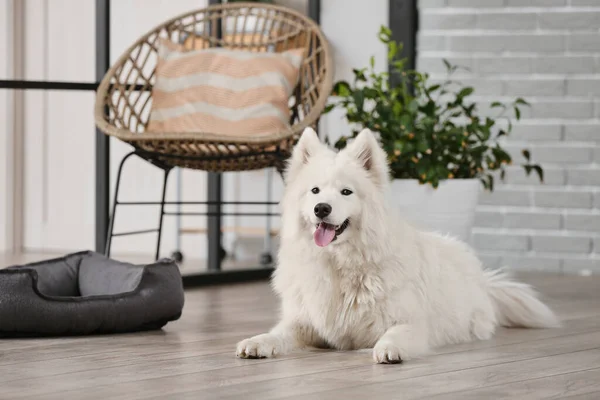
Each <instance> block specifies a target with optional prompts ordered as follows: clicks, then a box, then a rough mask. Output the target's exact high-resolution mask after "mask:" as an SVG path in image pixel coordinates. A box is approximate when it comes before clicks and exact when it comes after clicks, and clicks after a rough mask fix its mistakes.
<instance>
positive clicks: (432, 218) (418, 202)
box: [389, 179, 481, 243]
mask: <svg viewBox="0 0 600 400" xmlns="http://www.w3.org/2000/svg"><path fill="white" fill-rule="evenodd" d="M480 190H481V182H480V181H479V179H447V180H444V181H442V182H440V185H439V186H438V187H437V189H434V188H433V187H432V186H431V185H429V184H426V185H420V184H419V181H418V180H416V179H395V180H393V181H392V183H391V187H390V192H389V195H390V201H391V203H390V204H391V205H392V206H395V207H397V210H398V212H399V213H400V215H401V216H402V217H403V218H404V219H406V220H408V221H409V222H411V223H412V224H413V225H415V226H416V227H417V228H420V229H422V230H428V231H436V232H440V233H443V234H449V235H451V236H453V237H456V238H458V239H461V240H463V241H465V242H467V243H470V242H471V229H472V228H473V222H474V220H475V208H476V207H477V201H478V198H479V192H480Z"/></svg>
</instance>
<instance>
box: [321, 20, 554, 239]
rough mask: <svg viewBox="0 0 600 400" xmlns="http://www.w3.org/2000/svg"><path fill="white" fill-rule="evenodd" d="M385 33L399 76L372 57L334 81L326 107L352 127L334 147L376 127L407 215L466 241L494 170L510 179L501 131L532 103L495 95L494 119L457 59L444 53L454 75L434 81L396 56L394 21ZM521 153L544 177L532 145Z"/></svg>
mask: <svg viewBox="0 0 600 400" xmlns="http://www.w3.org/2000/svg"><path fill="white" fill-rule="evenodd" d="M379 39H380V40H381V42H383V43H384V44H385V45H386V46H387V48H388V60H389V63H390V65H391V70H392V73H394V74H397V76H398V77H399V78H400V79H399V81H400V82H399V84H398V85H390V83H389V74H388V73H387V72H376V70H375V68H374V67H375V62H374V58H373V57H371V61H370V66H369V67H367V68H362V69H354V70H353V72H354V82H352V83H349V82H346V81H339V82H336V83H335V85H334V89H333V93H332V94H333V97H332V103H331V104H330V105H329V106H328V107H327V109H326V111H325V112H329V111H331V110H332V109H333V108H342V109H343V110H344V111H345V116H346V118H347V120H348V122H349V123H350V124H351V126H352V134H351V136H349V137H348V136H342V137H341V138H339V140H337V142H336V143H335V147H336V148H338V149H341V148H344V147H345V146H346V144H347V142H348V140H349V139H351V138H353V137H355V136H356V135H357V134H358V132H360V130H362V129H364V128H369V129H371V130H372V131H373V132H376V133H377V134H378V137H379V141H380V144H381V146H382V147H383V149H384V150H385V152H386V153H387V155H388V162H389V166H390V170H391V178H392V179H393V180H392V184H391V190H390V195H391V196H392V200H393V202H394V204H397V206H398V208H399V209H400V211H401V212H402V214H403V215H404V216H405V217H406V218H408V219H409V220H412V221H413V222H414V223H416V224H418V225H420V226H421V227H423V228H426V229H432V230H437V231H441V232H444V233H449V234H452V235H453V236H456V237H458V238H460V239H462V240H467V241H468V240H469V239H470V233H471V227H472V224H473V220H474V216H475V207H476V206H477V201H478V195H479V192H480V189H481V188H482V187H483V188H484V189H486V190H490V191H492V190H493V189H494V177H495V176H498V175H499V177H500V178H501V179H504V174H505V166H506V165H509V164H511V162H512V160H511V156H510V155H509V154H508V153H507V152H506V151H505V150H504V149H503V148H502V138H503V136H507V135H509V134H510V132H511V130H512V125H513V119H516V120H519V119H520V117H521V110H520V107H522V106H528V103H527V102H526V101H525V100H523V99H522V98H517V99H516V100H514V101H513V102H511V103H508V104H505V103H502V102H498V101H496V102H493V103H492V104H491V109H492V110H493V111H497V115H496V116H495V117H494V118H490V117H485V116H482V115H479V114H478V109H477V105H476V104H475V103H473V102H470V101H469V100H468V98H469V96H470V95H472V94H473V92H474V89H473V88H471V87H464V86H463V85H462V84H460V83H459V82H456V81H454V80H452V79H451V77H452V74H453V73H454V72H455V71H456V70H457V69H458V67H457V66H454V65H451V64H450V63H448V62H447V61H446V60H444V63H445V65H446V67H447V70H448V79H447V80H446V81H444V82H443V83H439V84H438V83H432V82H431V81H430V79H429V75H428V74H426V73H420V72H418V71H414V70H409V69H407V68H405V64H406V59H402V58H399V57H398V54H399V52H400V51H401V49H402V45H401V44H400V43H397V42H394V41H393V40H392V38H391V31H390V30H389V28H387V27H381V30H380V32H379ZM511 114H512V115H511ZM522 154H523V156H524V157H525V159H526V160H527V162H526V164H524V165H523V168H525V171H526V173H527V175H529V174H530V173H531V172H532V171H535V172H536V173H537V174H538V176H539V179H540V180H542V181H543V170H542V168H541V167H540V166H539V165H536V164H531V163H530V162H529V160H530V153H529V151H528V150H523V151H522Z"/></svg>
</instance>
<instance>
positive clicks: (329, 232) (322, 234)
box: [314, 222, 335, 247]
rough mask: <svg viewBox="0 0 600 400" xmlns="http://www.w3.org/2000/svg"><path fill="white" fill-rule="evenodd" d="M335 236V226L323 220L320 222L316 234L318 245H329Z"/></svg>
mask: <svg viewBox="0 0 600 400" xmlns="http://www.w3.org/2000/svg"><path fill="white" fill-rule="evenodd" d="M334 237H335V227H334V226H333V225H330V224H326V223H324V222H321V223H320V224H319V227H318V228H317V230H316V231H315V234H314V238H315V243H316V245H317V246H320V247H325V246H327V245H328V244H329V243H331V241H332V240H333V238H334Z"/></svg>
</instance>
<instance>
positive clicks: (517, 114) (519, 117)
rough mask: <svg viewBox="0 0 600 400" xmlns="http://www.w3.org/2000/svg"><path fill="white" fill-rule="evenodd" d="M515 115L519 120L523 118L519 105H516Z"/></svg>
mask: <svg viewBox="0 0 600 400" xmlns="http://www.w3.org/2000/svg"><path fill="white" fill-rule="evenodd" d="M515 117H516V118H517V121H519V120H520V119H521V110H519V108H518V107H515Z"/></svg>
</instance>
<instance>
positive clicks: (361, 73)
mask: <svg viewBox="0 0 600 400" xmlns="http://www.w3.org/2000/svg"><path fill="white" fill-rule="evenodd" d="M352 72H353V73H354V80H355V81H356V82H366V81H367V77H366V75H365V70H364V68H363V69H357V68H354V69H352Z"/></svg>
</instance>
